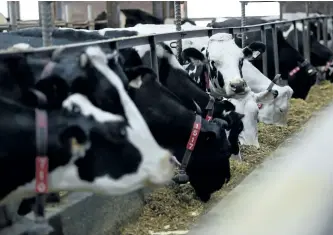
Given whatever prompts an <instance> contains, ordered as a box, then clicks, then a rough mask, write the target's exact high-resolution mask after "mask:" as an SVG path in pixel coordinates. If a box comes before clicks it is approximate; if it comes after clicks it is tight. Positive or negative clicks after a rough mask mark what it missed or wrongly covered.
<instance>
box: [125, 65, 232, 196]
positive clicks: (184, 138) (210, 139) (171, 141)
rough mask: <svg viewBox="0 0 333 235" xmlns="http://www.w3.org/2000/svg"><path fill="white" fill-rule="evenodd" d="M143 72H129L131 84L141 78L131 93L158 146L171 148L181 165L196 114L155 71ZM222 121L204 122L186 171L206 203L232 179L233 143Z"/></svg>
mask: <svg viewBox="0 0 333 235" xmlns="http://www.w3.org/2000/svg"><path fill="white" fill-rule="evenodd" d="M139 71H141V72H140V73H141V74H140V76H138V75H139V74H138V71H136V72H135V71H133V70H132V71H131V70H129V71H127V74H128V78H129V80H130V81H134V80H136V79H140V83H136V84H139V85H137V86H133V85H130V86H129V94H130V95H131V97H132V99H133V101H134V102H135V104H136V105H137V107H138V108H139V109H140V110H141V112H142V114H143V116H144V118H145V120H147V123H148V125H149V127H150V129H151V131H152V133H153V135H154V137H155V138H156V140H157V141H158V143H160V144H161V145H162V146H164V147H166V148H167V149H170V150H171V151H172V152H173V154H174V155H175V156H176V158H177V159H178V161H179V162H181V161H182V159H183V155H184V152H185V147H186V144H187V142H188V139H189V137H190V134H191V131H192V127H193V122H194V120H195V113H194V112H193V111H192V110H191V109H188V108H187V107H185V106H184V105H183V104H182V102H180V99H179V98H177V96H176V95H175V94H174V93H172V92H171V91H170V90H168V89H167V88H166V87H164V86H163V85H161V83H159V82H158V81H157V79H156V74H155V73H154V72H153V71H151V69H150V72H149V69H140V70H139ZM134 75H135V76H134ZM131 76H133V77H131ZM221 122H222V123H224V124H223V125H222V124H219V123H215V122H208V121H206V120H204V119H203V120H202V127H201V132H200V134H199V137H198V140H197V143H196V146H195V149H194V150H193V152H192V155H191V160H190V162H189V164H188V166H187V168H186V173H187V175H188V176H189V180H190V183H191V185H192V186H193V187H194V189H195V191H196V193H197V195H198V196H199V197H200V198H201V200H204V201H207V200H209V198H210V195H211V193H213V192H215V191H217V190H219V189H220V188H221V187H222V185H223V184H224V183H225V182H226V180H228V179H229V178H230V167H229V157H230V144H229V141H228V139H227V137H226V133H225V128H227V127H228V124H227V123H226V122H225V121H223V120H221Z"/></svg>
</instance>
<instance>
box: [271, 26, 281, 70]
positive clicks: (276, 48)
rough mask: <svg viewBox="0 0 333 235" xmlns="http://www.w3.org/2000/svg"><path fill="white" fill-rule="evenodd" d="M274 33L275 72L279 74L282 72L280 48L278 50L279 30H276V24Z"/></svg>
mask: <svg viewBox="0 0 333 235" xmlns="http://www.w3.org/2000/svg"><path fill="white" fill-rule="evenodd" d="M272 35H273V53H274V67H275V74H278V73H280V67H279V50H278V43H277V31H276V26H275V25H272Z"/></svg>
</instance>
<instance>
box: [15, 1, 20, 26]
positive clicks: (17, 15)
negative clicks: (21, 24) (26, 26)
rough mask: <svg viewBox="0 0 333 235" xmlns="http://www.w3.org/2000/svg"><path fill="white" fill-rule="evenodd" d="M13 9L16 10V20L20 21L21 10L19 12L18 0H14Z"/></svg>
mask: <svg viewBox="0 0 333 235" xmlns="http://www.w3.org/2000/svg"><path fill="white" fill-rule="evenodd" d="M15 11H16V20H17V21H20V20H21V12H20V2H19V1H15Z"/></svg>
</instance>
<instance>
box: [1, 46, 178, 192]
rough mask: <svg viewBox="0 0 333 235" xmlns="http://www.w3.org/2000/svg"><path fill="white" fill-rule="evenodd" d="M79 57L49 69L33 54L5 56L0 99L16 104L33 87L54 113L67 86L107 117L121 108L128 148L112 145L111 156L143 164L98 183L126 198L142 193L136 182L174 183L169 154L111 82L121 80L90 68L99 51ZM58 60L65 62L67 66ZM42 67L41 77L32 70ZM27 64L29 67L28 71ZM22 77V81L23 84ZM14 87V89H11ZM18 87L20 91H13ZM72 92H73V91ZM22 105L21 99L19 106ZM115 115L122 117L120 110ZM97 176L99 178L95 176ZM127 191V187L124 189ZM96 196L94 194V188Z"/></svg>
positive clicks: (64, 57) (91, 49) (88, 51)
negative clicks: (133, 157) (10, 99)
mask: <svg viewBox="0 0 333 235" xmlns="http://www.w3.org/2000/svg"><path fill="white" fill-rule="evenodd" d="M78 52H79V54H78V55H79V57H76V56H75V54H74V55H73V54H72V53H69V54H66V53H63V54H62V55H61V56H59V57H58V59H59V60H58V61H57V62H55V63H54V64H53V65H50V63H49V62H50V61H48V60H47V57H45V55H44V56H43V55H41V54H39V55H37V56H36V55H33V54H31V57H29V56H28V55H25V56H22V55H20V54H19V53H18V54H13V55H6V54H3V55H1V56H0V64H1V65H2V66H3V67H2V68H1V70H0V73H1V83H2V85H1V86H0V89H1V90H2V92H3V94H8V96H9V95H11V97H13V98H16V99H17V100H19V97H18V95H17V93H19V91H20V90H21V93H22V94H25V92H26V91H27V90H28V89H29V88H31V87H35V88H37V89H40V90H42V91H43V92H44V93H45V94H46V96H47V97H48V99H49V100H50V101H51V106H50V107H53V108H52V110H53V109H57V106H56V104H57V103H59V102H60V103H61V104H62V102H63V97H65V98H66V95H64V93H66V92H67V93H69V91H70V90H69V89H68V87H66V85H69V84H70V85H71V87H70V88H71V91H72V92H79V93H82V94H84V95H86V96H87V97H88V98H89V99H90V100H92V101H93V103H95V104H99V105H100V106H103V109H104V110H106V111H109V110H107V109H108V106H109V105H111V106H112V105H113V104H116V105H113V106H118V107H120V106H121V107H122V109H123V112H124V115H123V116H124V118H125V120H126V122H127V123H128V125H126V127H125V128H126V131H127V139H128V141H129V143H128V147H126V148H125V149H124V145H121V144H120V145H116V146H115V147H118V148H119V150H117V149H116V148H115V147H114V150H113V151H115V153H116V155H118V156H122V155H124V156H127V155H129V156H131V155H135V154H139V156H141V162H140V165H139V167H138V169H137V170H136V171H135V172H134V173H132V174H124V173H123V172H122V171H119V172H118V173H119V174H120V175H118V177H121V178H120V179H117V178H114V176H113V175H109V176H108V175H105V174H107V171H106V172H103V173H102V175H101V176H103V177H104V178H103V180H102V182H104V181H105V182H107V181H108V182H109V185H110V187H111V186H113V188H116V187H118V189H117V191H115V192H109V193H110V194H111V193H113V194H124V193H127V192H129V190H130V191H132V190H135V189H137V188H139V187H142V186H143V185H142V183H143V182H142V183H141V184H140V179H143V178H146V179H150V181H151V182H152V183H156V184H164V183H166V182H168V181H169V180H170V179H171V177H172V171H173V164H172V161H170V159H171V154H170V152H169V151H167V150H165V149H164V148H161V147H160V146H159V145H158V144H157V143H156V141H155V139H154V138H153V136H152V135H151V133H150V130H149V128H148V126H147V124H146V122H145V121H144V119H143V117H142V116H141V114H140V112H139V111H138V110H137V108H136V106H135V105H134V103H133V101H131V100H130V98H129V97H128V95H127V93H126V92H124V91H123V90H121V89H122V88H121V87H120V88H119V87H117V86H115V85H114V84H113V83H112V81H110V79H119V78H118V75H116V74H115V73H114V72H112V71H111V70H110V71H111V72H110V74H108V75H109V76H106V75H104V74H101V73H100V72H98V71H96V69H95V67H94V66H93V64H94V63H95V60H96V59H95V57H97V56H95V54H97V55H98V56H100V54H102V52H101V50H100V49H98V48H95V47H88V48H86V49H85V50H83V51H81V52H80V51H78ZM82 53H83V54H82ZM80 54H81V56H80ZM71 55H72V61H70V57H71ZM94 56H95V57H94ZM78 58H80V60H79V61H80V63H79V64H77V62H75V61H77V59H78ZM97 58H99V57H97ZM103 58H104V57H103ZM62 60H65V62H63V61H62ZM111 60H112V59H111ZM66 62H67V63H66ZM43 63H44V66H41V67H42V68H43V69H42V73H40V71H38V70H37V69H36V68H34V67H33V65H36V64H39V65H41V64H43ZM31 64H32V66H30V65H31ZM14 65H15V66H14ZM45 65H46V67H45ZM50 66H51V67H52V68H51V67H50ZM79 70H81V72H79ZM21 73H22V74H24V75H22V74H21ZM34 73H35V74H34ZM36 74H39V75H38V76H37V77H40V76H41V77H42V79H41V80H38V78H37V77H35V76H34V75H36ZM21 76H23V77H24V79H23V77H21ZM75 76H78V77H75ZM9 79H11V80H10V81H11V82H9ZM34 79H35V80H37V84H36V85H34V82H35V80H34ZM61 79H64V80H61ZM66 79H69V80H70V79H73V80H74V83H75V84H71V83H70V81H69V80H67V81H66ZM81 79H82V80H81ZM90 79H92V80H93V81H94V85H93V86H92V85H89V91H87V90H86V88H85V86H86V85H88V84H89V81H90ZM73 80H72V81H73ZM80 80H81V81H80ZM48 81H50V82H48ZM64 81H65V82H64ZM66 82H67V83H66ZM5 83H7V84H5ZM15 83H16V84H17V85H15ZM29 83H30V84H29ZM85 83H88V84H85ZM10 84H11V85H10ZM49 84H50V86H51V87H54V89H49V87H48V85H49ZM17 86H18V87H19V89H17ZM73 86H74V87H73ZM75 86H77V87H75ZM59 88H61V89H63V90H61V89H59ZM57 89H58V90H57ZM75 89H76V91H74V90H75ZM103 91H105V92H109V93H114V96H115V97H118V102H119V103H120V104H118V105H117V101H112V102H107V100H106V98H107V97H105V95H104V97H103ZM55 93H63V94H62V95H61V96H57V95H55ZM57 97H58V98H57ZM55 99H58V100H57V102H55ZM115 99H116V98H115ZM29 100H30V99H29ZM23 101H24V99H23V100H22V102H23ZM86 104H87V103H86ZM28 105H29V104H28ZM50 107H49V108H50ZM109 109H110V108H109ZM113 109H116V107H113ZM109 112H110V111H109ZM118 113H120V112H119V110H118ZM111 133H112V132H111ZM109 145H110V144H109ZM110 147H112V145H110ZM102 149H103V148H101V150H102ZM110 151H111V150H110ZM117 151H119V152H117ZM92 163H93V162H92ZM87 170H88V169H87ZM96 173H97V174H98V173H99V172H96ZM89 177H90V178H89V179H88V180H92V181H93V180H94V177H95V174H93V172H91V174H89ZM91 177H92V178H91ZM105 177H106V178H105ZM95 180H96V179H95ZM88 182H89V181H88ZM88 182H87V183H88ZM96 183H97V186H98V181H96ZM129 185H130V187H128V186H129ZM69 186H70V185H69ZM103 187H105V186H103ZM96 190H98V187H97V188H96ZM104 190H105V191H107V190H108V188H107V187H105V188H104Z"/></svg>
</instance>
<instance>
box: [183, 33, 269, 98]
mask: <svg viewBox="0 0 333 235" xmlns="http://www.w3.org/2000/svg"><path fill="white" fill-rule="evenodd" d="M204 50H205V51H206V52H204V53H200V51H198V50H196V49H194V48H187V49H185V50H184V51H183V57H184V58H185V59H187V61H190V62H192V63H193V65H194V66H195V67H196V68H194V70H196V72H195V75H194V76H195V78H196V79H199V76H197V75H196V73H198V71H199V73H200V71H201V70H205V68H200V67H201V66H202V63H203V61H204V58H205V56H206V58H207V60H208V61H207V68H206V72H207V75H208V77H209V88H210V90H211V92H212V93H217V94H218V96H226V97H231V96H233V95H234V94H239V93H244V92H247V91H249V88H248V86H247V84H246V82H245V81H244V79H243V74H242V67H243V61H244V59H253V58H256V57H257V56H258V55H259V54H260V53H262V52H264V50H265V46H264V45H263V44H262V43H260V42H255V43H253V44H251V45H249V46H248V47H246V48H244V49H243V51H242V50H241V49H239V48H238V47H237V45H236V44H235V42H234V41H233V38H232V35H230V34H226V33H218V34H215V35H213V36H211V37H210V39H209V43H208V46H207V49H206V48H205V47H203V49H202V51H204ZM204 54H206V55H204ZM192 67H193V66H192ZM187 70H188V71H189V72H190V74H191V71H190V70H191V68H188V69H187ZM192 70H193V69H192ZM201 74H202V73H201ZM204 74H205V73H204ZM205 76H206V75H205ZM202 80H203V78H202V77H201V78H200V81H202Z"/></svg>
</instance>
